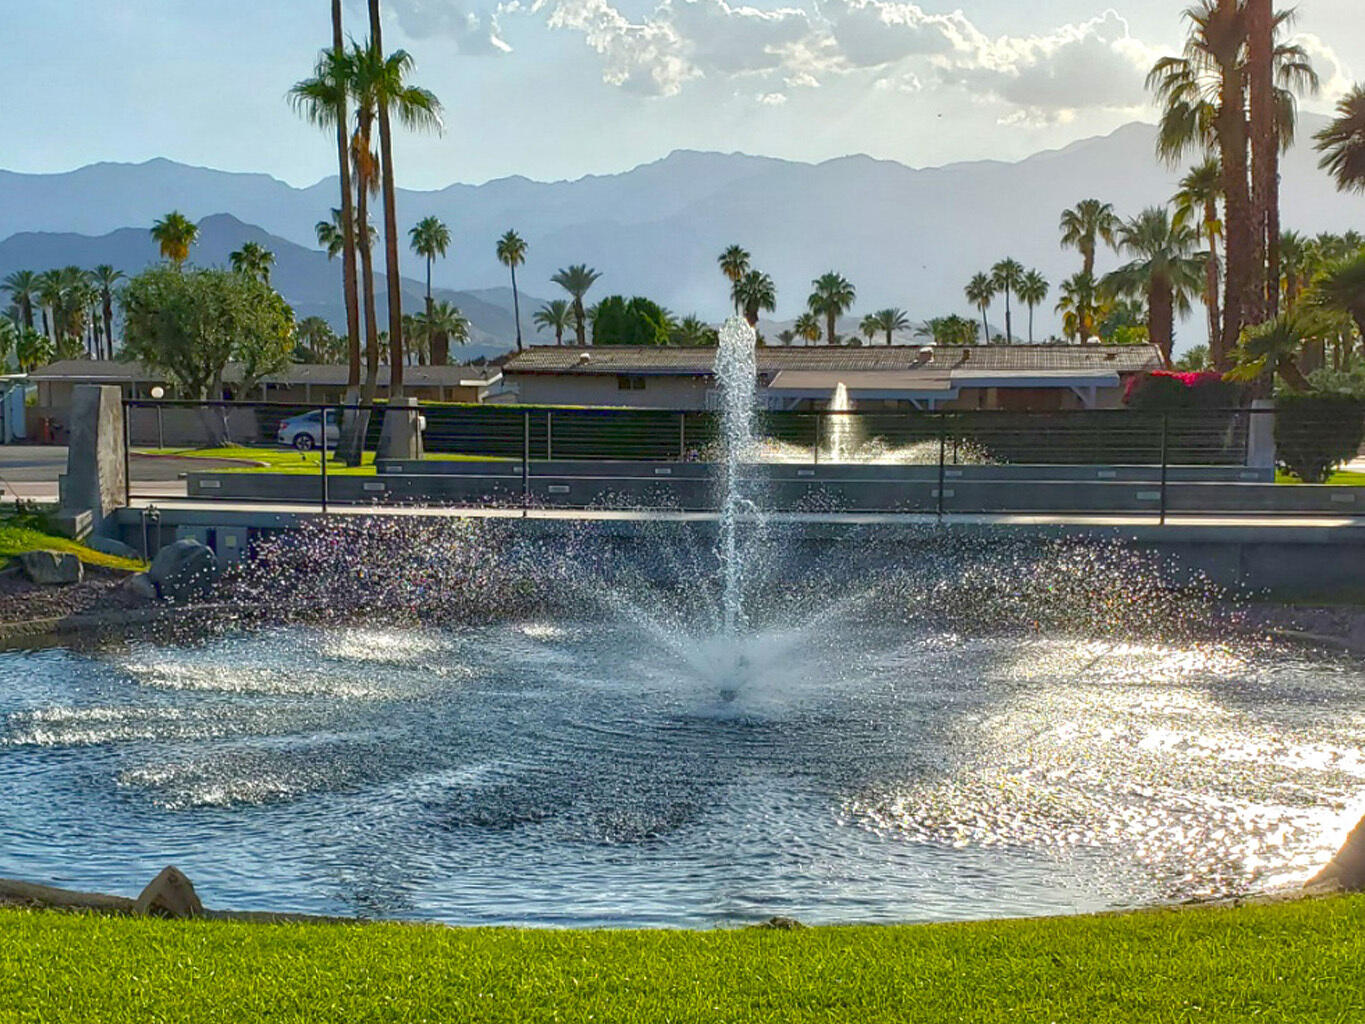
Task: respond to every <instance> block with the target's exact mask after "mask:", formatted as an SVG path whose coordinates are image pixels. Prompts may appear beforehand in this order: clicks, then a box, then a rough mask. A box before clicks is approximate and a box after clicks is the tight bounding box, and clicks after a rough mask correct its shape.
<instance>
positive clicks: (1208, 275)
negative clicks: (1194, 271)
mask: <svg viewBox="0 0 1365 1024" xmlns="http://www.w3.org/2000/svg"><path fill="white" fill-rule="evenodd" d="M1217 220H1218V210H1217V207H1216V206H1215V205H1214V204H1213V203H1208V204H1207V205H1206V206H1205V207H1204V233H1205V234H1206V235H1208V238H1209V262H1208V264H1207V265H1206V266H1205V267H1204V305H1205V306H1207V307H1208V311H1209V362H1210V363H1211V364H1212V365H1213V366H1218V365H1219V364H1220V363H1221V361H1222V355H1223V322H1222V316H1221V313H1220V310H1219V302H1218V289H1219V287H1220V284H1221V278H1222V273H1221V269H1222V268H1221V267H1220V265H1219V261H1218V233H1217V230H1216V229H1215V228H1214V224H1215V223H1216V222H1217Z"/></svg>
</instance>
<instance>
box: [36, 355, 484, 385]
mask: <svg viewBox="0 0 1365 1024" xmlns="http://www.w3.org/2000/svg"><path fill="white" fill-rule="evenodd" d="M224 376H225V378H226V379H227V381H228V382H229V383H231V382H232V381H234V380H240V379H241V373H240V372H239V371H238V369H237V367H235V366H231V365H229V366H228V368H227V373H226V374H225V375H224ZM347 376H348V371H347V368H346V367H345V366H331V365H325V364H322V363H295V364H293V365H291V366H289V367H287V368H286V369H284V370H282V371H281V372H280V373H272V374H271V375H270V376H268V377H266V378H265V380H266V382H267V383H270V384H286V385H294V384H318V385H335V386H344V385H345V384H346V380H347ZM499 376H500V374H499V371H498V369H497V368H496V367H488V366H405V367H403V383H404V384H406V385H408V386H410V387H424V386H432V387H435V386H444V387H455V386H457V385H460V384H463V385H466V386H474V385H475V384H480V385H491V384H494V383H496V382H497V381H498V379H499ZM28 379H29V380H32V381H85V382H96V381H109V382H111V383H125V382H128V381H136V382H138V383H161V382H164V381H165V379H166V375H165V374H162V373H158V372H156V371H155V370H149V369H147V368H146V367H145V366H143V365H142V364H141V363H136V362H127V363H125V362H120V361H116V360H109V359H63V360H60V361H59V362H55V363H51V364H49V365H48V366H43V367H40V368H39V369H37V370H34V371H33V372H32V373H30V374H29V375H28ZM388 381H389V370H388V367H387V366H381V367H380V368H379V383H380V385H381V386H386V385H387V384H388Z"/></svg>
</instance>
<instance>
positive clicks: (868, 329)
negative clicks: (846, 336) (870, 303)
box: [858, 313, 880, 343]
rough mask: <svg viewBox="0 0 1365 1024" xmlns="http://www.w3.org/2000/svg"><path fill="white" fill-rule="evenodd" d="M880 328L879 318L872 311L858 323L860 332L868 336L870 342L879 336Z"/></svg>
mask: <svg viewBox="0 0 1365 1024" xmlns="http://www.w3.org/2000/svg"><path fill="white" fill-rule="evenodd" d="M878 330H880V328H879V327H878V326H877V318H876V317H875V316H873V315H872V314H871V313H868V314H867V315H866V316H865V317H863V319H862V322H861V323H859V324H858V333H860V334H861V335H862V336H863V337H864V338H866V339H867V340H868V342H869V343H871V341H872V339H873V338H875V337H876V336H877V331H878Z"/></svg>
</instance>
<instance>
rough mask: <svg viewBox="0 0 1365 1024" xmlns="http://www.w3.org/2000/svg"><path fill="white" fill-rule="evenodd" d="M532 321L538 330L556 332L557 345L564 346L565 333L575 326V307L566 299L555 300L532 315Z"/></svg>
mask: <svg viewBox="0 0 1365 1024" xmlns="http://www.w3.org/2000/svg"><path fill="white" fill-rule="evenodd" d="M531 320H532V321H533V322H534V323H535V325H536V327H537V328H541V327H544V328H547V329H549V330H551V331H554V332H555V344H556V345H562V344H564V332H565V331H567V330H570V329H572V327H573V325H574V314H573V307H571V306H570V305H569V303H568V302H567V301H566V300H565V299H554V300H553V301H551V302H547V303H545V305H543V306H541V307H540V308H539V309H538V310H536V311H535V313H534V315H532V317H531Z"/></svg>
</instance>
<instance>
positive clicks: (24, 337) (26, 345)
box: [14, 326, 56, 373]
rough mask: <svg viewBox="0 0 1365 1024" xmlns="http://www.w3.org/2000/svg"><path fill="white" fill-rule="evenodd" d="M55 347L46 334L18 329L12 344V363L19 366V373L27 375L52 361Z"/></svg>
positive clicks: (29, 329)
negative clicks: (17, 334)
mask: <svg viewBox="0 0 1365 1024" xmlns="http://www.w3.org/2000/svg"><path fill="white" fill-rule="evenodd" d="M55 352H56V346H55V345H54V344H53V342H52V339H51V338H49V337H48V336H47V335H46V334H41V333H39V332H38V331H37V330H35V329H34V328H32V327H27V326H25V327H20V328H19V336H18V337H17V338H16V339H15V342H14V361H15V362H16V363H18V364H19V372H20V373H29V372H31V371H33V370H36V369H37V368H38V367H40V366H46V365H47V364H48V363H50V362H51V361H52V356H53V354H54V353H55Z"/></svg>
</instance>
